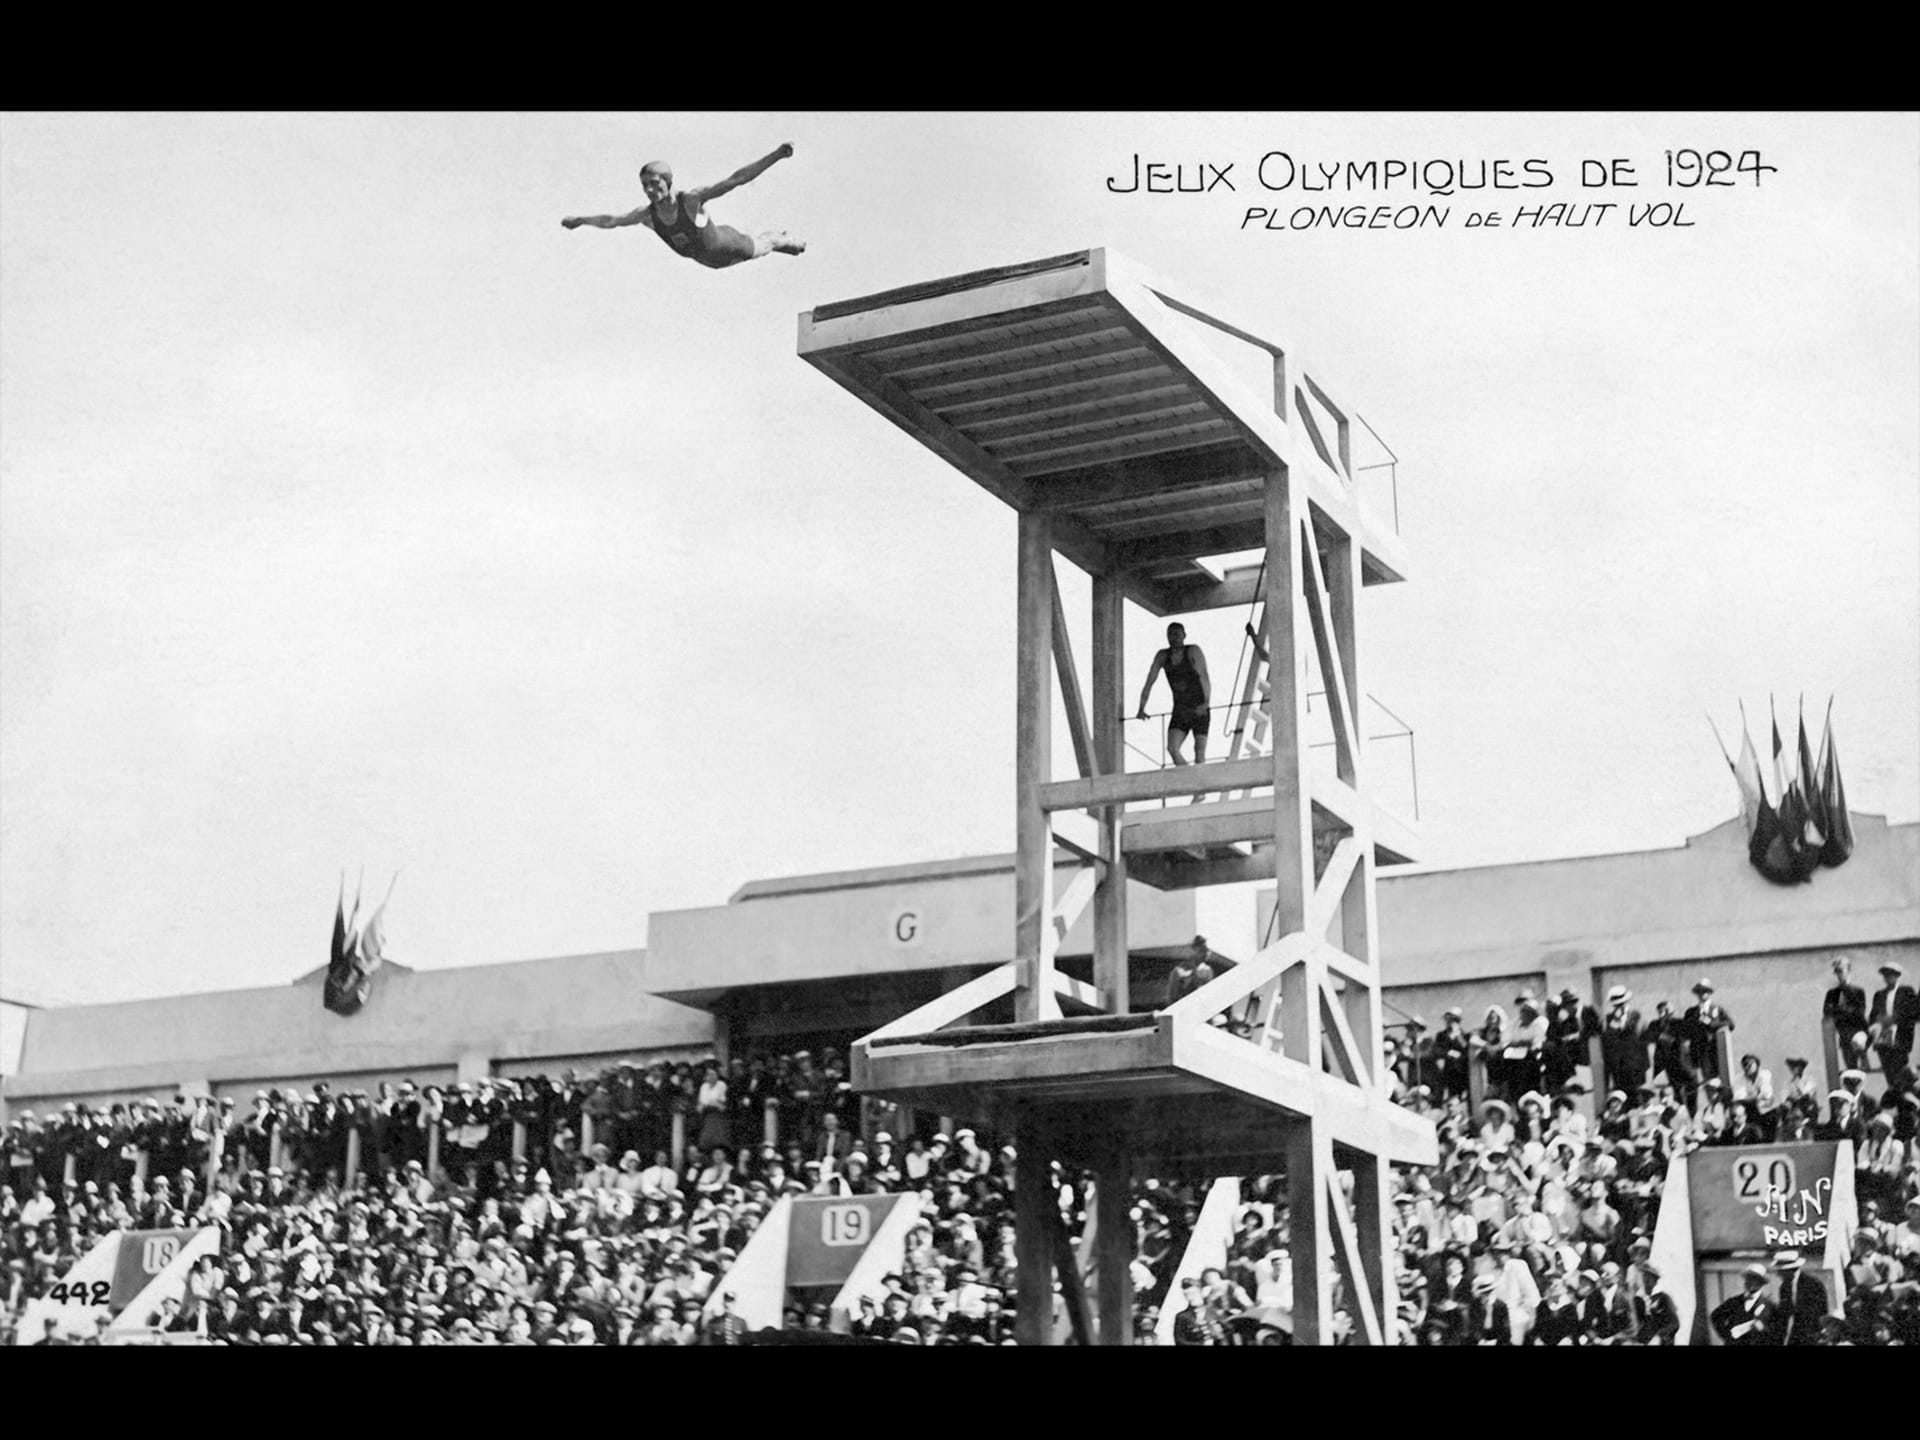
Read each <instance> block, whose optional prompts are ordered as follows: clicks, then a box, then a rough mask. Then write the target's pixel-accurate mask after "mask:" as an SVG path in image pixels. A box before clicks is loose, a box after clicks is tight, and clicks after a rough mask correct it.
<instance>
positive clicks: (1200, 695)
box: [1139, 622, 1213, 800]
mask: <svg viewBox="0 0 1920 1440" xmlns="http://www.w3.org/2000/svg"><path fill="white" fill-rule="evenodd" d="M1162 670H1164V671H1166V672H1167V688H1168V689H1169V690H1171V691H1172V692H1173V714H1172V716H1171V717H1170V718H1169V719H1168V721H1167V754H1168V755H1169V756H1170V757H1171V758H1172V760H1173V763H1174V764H1176V765H1184V764H1186V763H1187V757H1186V755H1185V754H1184V753H1183V747H1184V746H1185V745H1186V743H1187V736H1189V735H1191V736H1193V759H1194V763H1195V764H1205V763H1206V759H1207V731H1208V730H1209V729H1210V728H1211V726H1212V719H1211V717H1210V716H1209V714H1208V711H1207V703H1208V701H1209V700H1210V699H1211V697H1212V695H1213V682H1212V680H1211V679H1210V678H1209V677H1208V675H1207V657H1206V656H1205V655H1203V654H1201V653H1200V647H1199V646H1198V645H1189V644H1187V627H1186V626H1184V625H1182V624H1179V623H1178V622H1175V623H1174V624H1172V625H1169V626H1167V646H1166V648H1165V649H1164V650H1161V651H1158V652H1156V653H1155V655H1154V657H1153V666H1152V668H1150V669H1149V670H1148V671H1147V683H1146V684H1145V685H1143V686H1142V687H1141V688H1140V715H1139V718H1140V719H1142V720H1144V719H1146V718H1147V698H1148V697H1149V696H1150V695H1152V694H1153V682H1154V681H1155V680H1158V679H1159V678H1160V672H1161V671H1162ZM1193 798H1194V799H1195V800H1198V799H1199V798H1200V797H1199V796H1198V795H1196V796H1194V797H1193Z"/></svg>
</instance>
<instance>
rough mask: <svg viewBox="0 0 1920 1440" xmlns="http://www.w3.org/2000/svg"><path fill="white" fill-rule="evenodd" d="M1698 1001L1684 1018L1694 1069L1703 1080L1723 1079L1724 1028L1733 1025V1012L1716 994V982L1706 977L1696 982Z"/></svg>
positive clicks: (1694, 992) (1689, 1008) (1729, 1029)
mask: <svg viewBox="0 0 1920 1440" xmlns="http://www.w3.org/2000/svg"><path fill="white" fill-rule="evenodd" d="M1693 995H1694V1003H1693V1004H1692V1005H1690V1006H1688V1007H1687V1013H1686V1015H1685V1016H1684V1017H1683V1019H1682V1024H1683V1025H1684V1027H1685V1030H1686V1034H1687V1040H1688V1050H1689V1051H1690V1053H1691V1055H1692V1058H1693V1066H1694V1070H1695V1071H1696V1072H1697V1074H1698V1075H1699V1078H1700V1079H1702V1080H1720V1079H1724V1078H1725V1077H1724V1076H1722V1075H1721V1073H1720V1032H1721V1031H1723V1030H1727V1031H1731V1030H1732V1029H1733V1016H1731V1015H1729V1014H1728V1013H1727V1010H1726V1007H1725V1006H1723V1005H1722V1004H1720V1002H1719V1001H1717V1000H1715V999H1714V998H1713V982H1712V981H1711V980H1708V979H1705V978H1702V979H1700V980H1698V981H1695V982H1694V986H1693Z"/></svg>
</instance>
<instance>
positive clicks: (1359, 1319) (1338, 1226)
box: [1327, 1156, 1385, 1345]
mask: <svg viewBox="0 0 1920 1440" xmlns="http://www.w3.org/2000/svg"><path fill="white" fill-rule="evenodd" d="M1329 1163H1330V1164H1331V1156H1329ZM1327 1215H1328V1218H1329V1219H1331V1220H1332V1222H1333V1254H1334V1260H1335V1262H1336V1263H1337V1264H1338V1265H1339V1268H1340V1272H1341V1279H1342V1280H1343V1281H1344V1282H1345V1287H1346V1298H1347V1316H1348V1318H1349V1319H1350V1320H1352V1322H1353V1334H1354V1338H1355V1339H1357V1340H1359V1341H1360V1343H1361V1344H1363V1345H1380V1344H1382V1343H1384V1338H1385V1337H1384V1336H1383V1334H1382V1332H1381V1329H1380V1312H1379V1310H1378V1308H1377V1307H1376V1305H1375V1295H1376V1293H1377V1292H1376V1291H1375V1289H1374V1288H1373V1287H1372V1286H1370V1285H1369V1284H1368V1283H1367V1267H1366V1262H1365V1260H1364V1259H1363V1257H1362V1255H1361V1253H1360V1236H1359V1233H1358V1232H1357V1231H1356V1230H1355V1228H1354V1223H1353V1211H1352V1210H1351V1209H1350V1208H1349V1207H1348V1205H1347V1193H1346V1191H1344V1190H1343V1189H1341V1188H1340V1172H1339V1171H1338V1170H1335V1169H1332V1168H1329V1170H1328V1172H1327Z"/></svg>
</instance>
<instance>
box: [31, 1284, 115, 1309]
mask: <svg viewBox="0 0 1920 1440" xmlns="http://www.w3.org/2000/svg"><path fill="white" fill-rule="evenodd" d="M112 1294H113V1282H112V1281H110V1280H95V1281H93V1282H91V1283H89V1282H87V1281H85V1280H78V1281H75V1282H74V1283H73V1284H71V1285H67V1284H60V1285H55V1286H54V1287H53V1288H52V1289H51V1290H49V1291H47V1298H48V1299H49V1300H51V1301H53V1303H54V1304H56V1305H104V1304H106V1303H107V1300H108V1299H109V1297H111V1296H112Z"/></svg>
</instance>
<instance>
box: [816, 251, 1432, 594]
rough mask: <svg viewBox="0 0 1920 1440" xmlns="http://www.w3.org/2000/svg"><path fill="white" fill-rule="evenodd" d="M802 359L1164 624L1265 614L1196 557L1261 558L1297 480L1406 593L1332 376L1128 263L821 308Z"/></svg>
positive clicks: (929, 286)
mask: <svg viewBox="0 0 1920 1440" xmlns="http://www.w3.org/2000/svg"><path fill="white" fill-rule="evenodd" d="M1209 329H1210V330H1211V331H1213V332H1214V336H1215V337H1216V338H1218V337H1226V339H1227V340H1229V341H1231V342H1233V343H1234V344H1236V345H1246V346H1251V347H1253V348H1254V350H1256V351H1259V352H1264V353H1265V354H1268V355H1271V356H1272V357H1273V358H1274V360H1275V361H1276V366H1275V377H1274V380H1273V385H1274V390H1273V393H1272V394H1269V395H1265V396H1256V395H1252V394H1250V393H1249V391H1248V388H1247V385H1246V384H1245V382H1244V381H1243V379H1242V378H1241V376H1240V375H1239V374H1238V372H1237V371H1236V370H1235V369H1234V367H1233V366H1232V365H1231V364H1230V363H1228V362H1227V361H1225V360H1224V359H1223V358H1222V357H1221V356H1220V355H1219V354H1217V353H1215V352H1214V350H1212V349H1210V348H1209V346H1208V344H1207V343H1206V340H1207V337H1206V336H1205V333H1204V332H1205V331H1206V330H1209ZM800 355H801V358H802V359H804V360H806V361H807V362H808V363H809V364H811V365H813V366H815V367H816V368H817V369H819V370H820V371H821V372H823V373H824V374H826V375H828V376H830V377H831V378H832V379H833V380H834V381H835V382H837V383H838V384H839V385H841V386H843V387H844V388H845V389H847V390H848V391H850V392H852V393H853V394H854V395H855V396H857V397H858V398H859V399H860V400H862V401H863V402H864V403H866V404H868V405H870V406H872V407H873V408H874V409H875V410H878V411H879V412H880V413H881V414H882V415H884V416H886V417H887V418H888V419H889V420H891V421H892V422H893V423H894V424H895V425H898V426H899V427H900V428H901V429H902V430H905V431H906V432H907V433H908V434H909V435H911V436H913V437H914V438H915V439H916V440H918V441H920V442H921V443H922V444H924V445H926V446H927V447H928V448H929V449H931V450H932V451H934V453H936V454H938V455H940V456H942V457H943V458H944V459H946V460H947V461H949V462H950V463H951V464H952V465H953V466H954V467H955V468H956V469H957V470H959V471H960V472H961V473H962V474H964V475H966V476H967V477H968V478H969V479H971V480H973V481H974V482H975V483H976V484H978V485H979V486H981V488H983V489H985V490H986V491H988V492H989V493H991V494H993V495H996V496H998V497H999V498H1000V499H1001V500H1003V501H1005V502H1006V503H1007V504H1008V505H1011V506H1012V507H1013V508H1014V509H1016V510H1019V511H1022V512H1027V511H1031V512H1035V513H1040V514H1045V515H1048V516H1049V517H1051V520H1052V530H1053V544H1054V547H1055V548H1056V549H1057V550H1059V552H1060V553H1061V554H1063V555H1065V556H1067V557H1068V558H1069V559H1071V560H1073V561H1074V562H1075V563H1076V564H1078V565H1079V566H1080V567H1081V568H1082V569H1084V570H1086V571H1087V573H1089V574H1092V575H1099V574H1107V573H1117V574H1120V575H1123V576H1124V577H1125V585H1124V588H1125V591H1126V594H1127V597H1128V598H1129V599H1131V600H1133V601H1135V602H1136V603H1137V604H1139V605H1141V606H1143V607H1145V608H1146V609H1147V610H1148V611H1150V612H1151V613H1153V614H1155V615H1172V614H1185V613H1188V612H1190V611H1197V610H1208V609H1217V608H1221V607H1226V606H1236V605H1239V606H1244V605H1246V604H1248V603H1249V602H1250V601H1252V600H1253V599H1254V598H1255V585H1254V583H1253V581H1252V580H1251V578H1250V577H1249V578H1242V579H1240V580H1238V581H1229V580H1227V579H1224V578H1222V577H1220V576H1218V575H1215V574H1214V573H1213V572H1212V571H1211V570H1209V569H1208V568H1207V567H1206V566H1204V565H1202V564H1201V563H1200V562H1199V557H1202V556H1207V555H1224V554H1229V553H1232V552H1235V551H1240V550H1253V549H1258V548H1260V546H1262V545H1263V544H1264V543H1265V532H1264V523H1265V522H1264V520H1263V518H1262V512H1261V498H1260V497H1261V493H1262V489H1263V486H1264V483H1265V477H1266V476H1267V475H1268V474H1269V473H1271V471H1272V470H1273V469H1274V467H1275V466H1278V465H1285V466H1288V467H1290V468H1291V469H1293V470H1294V471H1296V472H1297V473H1298V474H1299V475H1300V477H1301V479H1302V482H1303V484H1304V488H1305V491H1306V499H1307V503H1308V505H1309V506H1310V507H1311V509H1312V511H1313V514H1314V517H1315V523H1316V525H1319V526H1320V527H1322V528H1323V529H1324V530H1325V531H1326V532H1327V534H1328V535H1332V534H1335V533H1340V534H1347V535H1352V536H1354V537H1355V538H1356V539H1357V540H1358V541H1359V545H1360V555H1361V578H1362V581H1363V583H1365V584H1368V585H1377V584H1385V583H1388V582H1391V581H1396V580H1403V579H1405V578H1406V577H1407V573H1408V567H1407V558H1406V554H1405V550H1404V547H1403V546H1402V544H1401V542H1400V538H1399V536H1398V535H1397V534H1396V533H1395V532H1394V530H1393V527H1392V525H1391V524H1390V523H1388V522H1387V521H1386V520H1384V519H1381V518H1376V517H1374V516H1372V515H1369V514H1365V513H1363V507H1362V506H1361V505H1360V503H1359V501H1358V499H1357V495H1356V491H1355V485H1354V480H1355V472H1354V469H1353V438H1352V430H1351V417H1350V416H1349V415H1348V414H1347V412H1346V411H1345V410H1344V409H1342V408H1341V407H1340V406H1339V405H1337V404H1336V403H1335V402H1334V400H1333V399H1332V398H1331V396H1330V394H1329V387H1327V386H1326V385H1324V384H1323V379H1322V377H1321V376H1320V375H1319V373H1318V372H1317V371H1316V372H1315V373H1314V374H1311V375H1310V374H1308V373H1307V371H1306V370H1305V368H1304V367H1303V366H1302V365H1301V364H1300V363H1299V359H1298V352H1297V350H1291V349H1285V348H1283V347H1282V346H1281V345H1279V344H1278V343H1277V342H1274V341H1270V340H1265V339H1261V338H1258V337H1256V336H1254V335H1251V334H1249V333H1248V332H1246V331H1244V330H1241V329H1239V328H1238V327H1235V326H1232V325H1228V324H1226V323H1225V322H1223V321H1219V320H1216V319H1214V318H1213V317H1212V316H1210V315H1208V314H1206V313H1205V312H1203V311H1201V310H1198V309H1197V308H1195V307H1192V306H1189V305H1186V304H1184V303H1182V302H1181V301H1179V300H1177V299H1174V298H1172V297H1171V296H1170V295H1169V294H1168V292H1167V290H1166V287H1165V286H1163V285H1161V284H1160V282H1158V281H1157V280H1155V279H1154V277H1153V276H1152V275H1151V274H1149V273H1148V272H1147V271H1146V270H1145V269H1143V268H1142V267H1140V266H1138V265H1136V264H1135V263H1133V262H1132V261H1130V260H1128V259H1126V258H1125V257H1123V256H1121V255H1119V254H1118V253H1117V252H1115V251H1112V250H1105V249H1096V250H1077V251H1074V252H1072V253H1070V254H1066V255H1055V256H1053V257H1051V258H1049V259H1046V260H1036V261H1032V262H1030V263H1027V264H1023V265H1007V266H1001V267H1000V268H998V269H993V270H979V271H975V272H973V273H971V274H967V275H956V276H954V277H952V278H951V279H947V280H937V281H931V282H928V283H926V284H920V285H911V286H906V287H904V288H901V289H897V290H889V291H884V292H882V293H880V294H877V295H867V296H863V297H860V298H858V299H854V300H844V301H839V302H837V303H835V304H832V305H821V306H816V307H815V308H814V309H813V310H811V311H808V312H807V313H805V314H803V315H802V316H801V317H800ZM1289 361H1290V362H1291V363H1290V364H1289ZM1289 414H1291V415H1293V416H1296V417H1297V420H1296V421H1295V422H1294V423H1293V424H1292V425H1290V424H1289V423H1288V419H1287V417H1288V416H1289Z"/></svg>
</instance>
